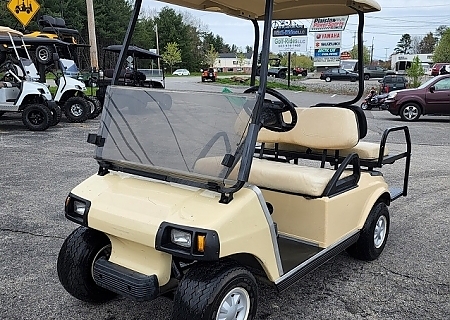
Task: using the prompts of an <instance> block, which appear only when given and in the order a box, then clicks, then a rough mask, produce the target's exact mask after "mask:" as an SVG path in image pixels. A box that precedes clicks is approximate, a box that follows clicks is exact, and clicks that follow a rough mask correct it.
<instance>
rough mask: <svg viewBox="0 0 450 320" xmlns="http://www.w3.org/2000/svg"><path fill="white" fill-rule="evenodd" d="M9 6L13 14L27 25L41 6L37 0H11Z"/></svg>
mask: <svg viewBox="0 0 450 320" xmlns="http://www.w3.org/2000/svg"><path fill="white" fill-rule="evenodd" d="M7 7H8V9H9V11H11V13H12V14H13V16H14V17H16V19H17V20H19V22H20V23H21V24H22V25H23V26H24V27H25V26H27V25H28V24H29V23H30V21H31V19H33V17H34V15H35V14H36V12H38V10H39V8H40V7H41V6H40V5H39V3H37V2H36V0H10V1H9V2H8V5H7Z"/></svg>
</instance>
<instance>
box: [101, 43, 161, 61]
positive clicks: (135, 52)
mask: <svg viewBox="0 0 450 320" xmlns="http://www.w3.org/2000/svg"><path fill="white" fill-rule="evenodd" d="M103 50H105V51H111V52H116V53H120V50H122V45H121V44H113V45H110V46H108V47H106V48H104V49H103ZM127 55H129V56H134V57H136V58H140V59H158V58H161V56H160V55H157V54H156V53H153V52H151V51H149V50H145V49H142V48H139V47H136V46H129V47H128V52H127Z"/></svg>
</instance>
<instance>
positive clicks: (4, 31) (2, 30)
mask: <svg viewBox="0 0 450 320" xmlns="http://www.w3.org/2000/svg"><path fill="white" fill-rule="evenodd" d="M8 34H11V36H13V37H14V36H16V37H23V33H22V32H20V31H17V30H14V29H11V28H9V27H3V26H0V36H8Z"/></svg>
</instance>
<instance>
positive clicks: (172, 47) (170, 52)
mask: <svg viewBox="0 0 450 320" xmlns="http://www.w3.org/2000/svg"><path fill="white" fill-rule="evenodd" d="M162 57H163V59H164V62H165V63H167V65H168V66H169V67H170V73H172V71H173V66H174V65H175V64H177V63H180V62H181V61H182V60H181V51H180V49H179V48H178V44H177V43H175V42H169V43H168V44H166V47H165V51H164V52H163V54H162Z"/></svg>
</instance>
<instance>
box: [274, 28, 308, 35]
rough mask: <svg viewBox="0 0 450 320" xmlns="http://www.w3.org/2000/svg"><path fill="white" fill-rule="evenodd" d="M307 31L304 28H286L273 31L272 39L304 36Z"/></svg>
mask: <svg viewBox="0 0 450 320" xmlns="http://www.w3.org/2000/svg"><path fill="white" fill-rule="evenodd" d="M307 34H308V29H307V28H304V27H286V28H277V29H273V31H272V36H274V37H296V36H306V35H307Z"/></svg>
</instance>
